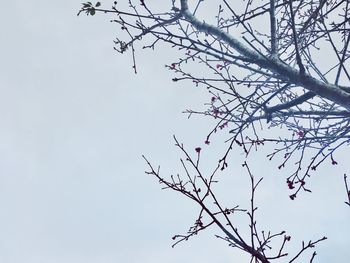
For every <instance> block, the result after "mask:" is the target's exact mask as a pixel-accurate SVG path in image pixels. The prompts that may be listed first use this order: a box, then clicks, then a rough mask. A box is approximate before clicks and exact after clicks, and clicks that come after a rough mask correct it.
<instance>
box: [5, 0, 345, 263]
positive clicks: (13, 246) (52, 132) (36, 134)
mask: <svg viewBox="0 0 350 263" xmlns="http://www.w3.org/2000/svg"><path fill="white" fill-rule="evenodd" d="M80 2H81V1H68V0H64V1H44V0H33V1H19V0H11V1H3V3H2V4H1V6H2V14H1V16H0V29H1V35H2V37H1V42H0V262H2V263H23V262H26V263H40V262H43V263H44V262H50V263H60V262H65V263H70V262H72V263H73V262H74V263H110V262H130V263H134V262H135V263H136V262H143V263H151V262H152V263H157V262H170V263H172V262H174V263H175V262H182V263H184V262H185V263H186V262H203V263H209V262H223V263H226V262H227V263H228V262H240V261H239V260H240V259H241V257H240V256H239V254H238V253H236V251H234V250H232V249H230V248H228V247H227V246H226V244H224V243H222V242H220V241H219V240H217V239H215V238H214V237H213V234H214V233H216V232H215V231H214V232H210V231H209V232H208V233H207V234H205V233H204V234H203V235H200V236H199V237H195V238H194V239H193V240H192V241H189V242H187V243H183V244H180V245H179V246H178V247H177V248H175V249H172V248H171V244H172V240H171V236H172V235H173V234H179V233H184V232H185V231H186V230H187V228H188V227H189V226H190V225H191V224H192V222H193V220H194V219H195V215H196V212H197V210H196V209H195V208H194V207H193V206H192V205H191V203H190V202H188V200H185V199H184V198H182V197H179V196H178V195H176V194H174V193H171V192H165V191H161V190H160V189H159V188H160V187H159V185H158V183H157V182H156V180H154V179H153V178H150V177H148V176H146V175H145V174H144V170H145V169H146V165H145V163H144V161H143V160H142V158H141V154H145V155H147V156H148V157H149V158H150V159H151V160H153V162H154V163H155V164H158V163H159V164H161V165H162V167H164V169H163V170H164V172H166V171H169V172H171V171H172V172H176V171H177V170H176V169H177V167H178V164H177V160H178V158H179V155H178V153H177V152H176V150H175V148H174V147H173V141H172V135H173V134H176V135H178V137H179V138H180V139H181V140H182V141H185V142H187V145H188V147H189V148H190V149H193V148H194V147H195V146H202V147H203V145H202V144H203V138H205V135H206V132H207V131H208V130H209V129H210V126H209V125H208V121H207V120H206V119H203V120H200V119H193V120H187V118H186V116H185V115H183V114H181V111H182V110H184V109H187V108H190V107H192V108H195V107H200V105H202V104H203V103H204V102H205V98H207V94H205V91H201V90H200V89H195V88H193V87H192V86H191V85H186V84H181V83H179V84H176V85H175V84H174V83H172V82H171V78H172V77H173V76H172V75H171V74H170V73H169V72H168V71H166V70H165V69H164V64H166V63H168V64H170V63H171V62H172V61H171V57H167V56H166V54H168V53H169V50H160V52H159V53H158V52H157V51H156V52H153V53H152V52H145V53H140V54H138V68H139V74H138V75H135V74H134V73H133V71H132V69H131V66H132V65H131V61H130V56H128V55H124V56H121V55H119V54H117V53H115V52H114V51H113V45H112V44H113V43H112V40H113V39H114V37H115V36H116V33H117V30H116V28H115V25H114V24H112V23H109V22H108V21H109V19H108V17H103V16H97V17H89V18H87V17H85V16H81V17H77V16H76V13H77V11H78V9H79V8H80ZM105 2H107V1H105ZM162 56H163V57H162ZM220 145H222V144H219V143H218V144H217V146H220ZM220 147H221V146H220ZM209 150H210V149H209V148H208V149H207V148H205V149H204V151H203V154H204V155H205V154H206V153H207V155H206V157H205V158H207V159H208V160H209V161H213V160H216V159H213V158H214V156H215V155H214V154H212V155H211V153H210V151H209ZM263 156H264V154H262V155H260V156H258V157H255V159H254V161H253V163H255V165H253V166H254V169H255V170H253V171H254V173H255V174H256V175H257V176H264V177H265V182H264V183H265V185H264V187H263V189H262V191H261V196H260V199H259V201H260V202H261V204H262V207H261V212H260V215H259V216H260V222H261V224H262V227H264V228H265V229H269V228H271V229H273V230H276V231H280V230H287V231H288V233H289V234H290V235H292V237H293V241H294V242H293V244H291V247H292V249H296V248H298V247H300V242H299V241H297V240H301V239H305V240H306V241H308V240H309V238H318V237H321V236H323V235H326V236H328V237H329V240H328V241H326V242H324V243H323V244H322V245H320V246H319V250H318V251H319V252H318V255H319V256H318V258H317V259H318V261H317V262H344V260H346V259H348V256H349V251H348V246H349V241H350V239H349V233H350V231H349V223H348V222H349V219H350V213H349V212H350V211H349V209H346V207H345V205H344V203H343V201H344V200H345V192H343V188H342V174H343V172H346V171H347V170H348V167H347V166H346V165H342V163H346V158H345V157H344V158H343V159H344V161H343V162H341V160H342V157H340V156H339V163H340V165H339V166H338V167H334V166H332V167H325V168H324V169H323V171H320V173H319V176H316V177H315V179H314V182H313V187H314V189H313V190H314V194H313V195H303V196H302V198H303V199H302V200H296V201H294V202H291V201H290V200H289V198H288V193H287V191H286V187H285V183H284V181H285V179H284V178H285V177H283V174H282V175H281V174H280V173H279V172H278V171H277V169H275V167H270V166H271V165H270V164H269V163H267V161H266V159H265V158H264V157H263ZM239 158H240V155H239V154H237V156H236V157H232V161H233V162H235V164H237V165H236V166H237V168H233V169H232V170H231V173H232V174H237V178H236V179H235V180H238V179H239V178H240V177H239V176H242V178H243V179H239V180H238V181H237V182H241V181H244V180H246V179H247V178H246V177H245V176H246V175H241V174H242V170H240V168H239V167H240V166H239V164H240V162H241V160H243V159H239ZM213 163H215V161H213ZM232 167H235V166H234V165H232ZM235 169H236V170H235ZM237 182H236V183H237ZM225 187H227V189H226V190H228V195H231V189H232V199H234V198H236V199H234V200H233V202H234V203H236V202H238V201H236V200H240V199H242V200H246V201H247V199H246V197H247V196H245V195H246V194H247V193H246V192H247V191H245V187H247V186H246V184H242V185H239V186H237V185H235V187H232V185H230V184H226V186H225ZM276 200H277V201H276ZM263 209H265V210H263ZM294 237H295V238H294Z"/></svg>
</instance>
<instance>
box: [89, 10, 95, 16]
mask: <svg viewBox="0 0 350 263" xmlns="http://www.w3.org/2000/svg"><path fill="white" fill-rule="evenodd" d="M95 13H96V12H95V8H91V9H90V15H92V16H93V15H95Z"/></svg>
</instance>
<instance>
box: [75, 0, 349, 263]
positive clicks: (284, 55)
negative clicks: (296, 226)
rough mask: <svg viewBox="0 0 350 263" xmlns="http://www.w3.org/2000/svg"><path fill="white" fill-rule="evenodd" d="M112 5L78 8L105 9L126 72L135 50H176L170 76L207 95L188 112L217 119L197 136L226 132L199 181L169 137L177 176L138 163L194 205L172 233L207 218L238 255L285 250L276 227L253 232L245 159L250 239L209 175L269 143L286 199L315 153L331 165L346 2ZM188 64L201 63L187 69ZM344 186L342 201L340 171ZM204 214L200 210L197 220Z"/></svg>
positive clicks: (342, 102) (345, 131) (341, 122)
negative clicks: (218, 154) (191, 217)
mask: <svg viewBox="0 0 350 263" xmlns="http://www.w3.org/2000/svg"><path fill="white" fill-rule="evenodd" d="M120 2H121V3H119V1H115V2H114V3H113V6H112V7H111V8H102V7H101V4H100V3H99V2H98V3H96V4H95V5H94V4H92V3H91V2H87V3H84V4H83V7H82V9H81V10H80V11H79V14H80V13H81V12H85V13H86V14H87V15H95V14H96V13H97V12H99V13H111V14H113V15H114V16H113V20H112V22H114V23H117V24H118V25H119V26H120V28H121V32H120V34H121V36H120V37H118V38H116V40H115V49H116V50H117V51H118V52H120V53H124V52H126V51H127V50H130V53H131V55H132V61H133V69H134V71H135V73H136V72H137V63H136V57H135V52H136V51H137V49H138V48H139V49H147V48H149V49H155V48H157V45H159V44H160V43H161V42H163V43H166V44H168V45H169V47H172V48H176V49H177V50H178V54H179V58H178V59H177V60H176V61H175V62H173V63H170V64H169V65H167V66H166V67H167V69H168V70H171V71H173V72H174V73H175V74H176V76H175V77H174V78H173V81H176V82H178V81H191V82H193V83H194V85H198V86H203V87H205V88H207V90H208V92H209V93H210V94H211V101H210V102H209V103H207V105H208V108H207V109H206V110H205V111H195V110H188V111H187V113H188V114H189V115H192V114H199V115H204V116H207V117H211V118H213V119H215V120H217V122H216V125H215V126H214V127H212V129H211V130H210V131H209V132H208V136H207V137H206V139H205V143H206V144H209V143H210V141H211V139H212V137H213V136H215V134H217V132H218V131H220V130H223V131H229V132H226V133H227V134H229V135H230V138H229V139H228V144H227V146H226V148H225V149H226V150H225V151H224V153H223V155H222V158H221V159H220V160H219V162H218V166H217V167H216V169H215V170H214V172H213V173H212V174H211V176H209V178H207V177H205V176H204V175H203V172H202V171H201V170H200V168H199V165H198V161H199V156H200V151H201V149H200V148H197V149H196V151H197V153H198V159H197V160H193V159H192V158H191V157H190V155H189V154H188V152H187V151H186V150H185V148H184V146H183V145H182V144H181V143H179V142H178V141H177V139H176V138H175V141H176V146H177V147H179V149H180V150H181V151H182V153H183V154H184V155H185V158H184V160H182V165H183V167H184V169H185V170H184V171H185V174H186V176H185V178H182V177H180V176H179V177H171V178H170V179H169V180H167V179H164V178H163V177H161V176H160V174H159V172H158V170H157V169H154V168H153V166H152V165H151V164H150V163H149V162H148V161H147V162H148V165H149V168H150V171H149V172H148V173H150V174H152V175H153V176H155V177H156V178H158V180H159V181H160V183H162V184H163V185H165V187H166V188H170V189H172V190H175V191H178V192H180V193H182V194H183V195H185V196H187V197H188V198H190V199H192V200H193V201H195V202H196V203H197V204H198V205H199V206H200V207H201V211H200V214H199V217H198V219H197V221H196V223H195V225H194V226H193V227H192V228H190V230H189V232H188V235H184V236H175V237H174V238H175V239H177V240H180V241H181V240H187V239H188V238H189V237H191V236H192V235H195V234H197V233H198V232H199V231H201V230H204V229H206V228H207V227H209V226H211V225H212V224H215V225H217V226H219V228H220V229H221V230H222V231H223V233H224V237H222V238H223V239H224V240H226V241H227V242H229V243H230V245H232V246H234V247H238V248H240V249H241V250H243V251H246V252H248V253H249V254H250V255H251V256H252V261H255V262H270V261H272V260H274V259H278V258H281V257H285V256H286V255H287V253H285V252H284V250H283V249H284V245H285V242H287V241H288V240H289V236H287V235H285V233H284V232H281V233H277V234H275V235H270V234H269V235H267V236H265V235H264V236H261V234H259V233H258V231H257V229H256V221H255V216H254V212H255V209H256V207H255V205H254V194H255V191H256V189H257V186H258V184H259V183H260V180H258V181H256V179H255V178H254V176H253V175H252V172H251V171H250V169H249V166H248V164H247V163H244V166H245V167H246V168H247V173H248V174H249V177H250V178H251V207H250V209H248V215H249V218H250V228H251V240H250V241H247V240H244V239H243V238H242V237H241V235H240V233H239V231H238V230H237V228H236V227H235V226H234V225H233V224H232V223H231V221H230V216H229V215H231V214H233V213H236V212H243V210H241V209H240V208H238V207H234V208H224V207H223V206H221V204H220V202H219V201H218V200H217V199H216V195H215V193H214V192H213V191H212V188H211V185H212V184H213V183H214V182H216V179H215V174H216V173H217V171H219V170H224V169H225V168H226V167H227V166H228V161H227V157H228V155H229V154H230V152H231V151H232V150H233V149H234V147H235V146H238V147H240V148H241V149H243V151H244V152H245V153H246V156H247V157H248V156H249V153H250V151H251V149H254V148H257V147H261V146H262V145H266V144H268V143H272V144H276V145H277V147H276V148H275V150H273V151H272V152H271V153H270V154H269V155H268V159H270V160H271V159H272V158H277V157H278V156H279V157H280V160H281V161H280V165H279V167H278V168H279V169H282V168H283V167H285V166H286V165H291V166H295V168H293V169H294V172H293V173H292V174H289V175H288V176H287V178H286V182H287V186H288V188H289V189H290V190H292V191H293V192H292V194H291V195H290V198H291V199H295V198H296V196H297V194H298V193H299V192H300V191H302V190H304V191H310V189H309V187H307V186H306V185H307V179H308V178H309V177H310V176H311V175H312V172H313V171H315V170H316V169H317V168H318V167H319V165H321V164H322V163H323V162H324V161H325V160H330V163H331V164H332V165H336V164H337V161H336V159H335V157H334V156H335V152H336V151H337V150H338V149H340V148H341V147H344V146H348V144H349V142H350V125H349V124H350V118H349V117H350V86H349V84H348V83H349V80H350V75H349V72H348V67H349V60H348V58H349V55H350V53H349V52H348V50H349V42H350V30H349V29H350V16H349V9H350V2H349V1H347V0H332V1H326V0H315V1H302V0H300V1H297V0H263V1H260V0H259V1H257V0H246V1H234V2H233V1H226V0H220V1H215V3H213V2H214V1H204V0H197V1H187V0H169V1H168V2H169V3H168V7H167V9H166V10H160V11H159V10H158V8H157V4H155V3H154V4H153V3H151V1H149V2H150V3H148V2H147V1H142V0H141V1H131V0H130V1H120ZM126 2H127V3H126ZM214 8H215V9H214ZM214 10H215V12H213V11H214ZM210 15H211V16H210ZM140 43H141V45H140ZM193 64H195V65H196V67H197V68H198V67H201V69H200V70H194V67H193ZM276 127H278V128H279V129H280V128H281V127H282V128H283V129H284V131H285V132H284V133H282V134H279V135H278V136H272V137H271V134H273V133H270V132H269V133H267V132H266V130H267V129H269V130H271V129H273V128H276ZM188 165H189V166H191V169H194V174H192V175H191V172H190V170H189V169H188ZM344 183H345V188H346V194H347V197H346V198H347V200H348V199H349V198H350V192H349V189H348V183H347V177H346V175H344ZM200 185H202V186H200ZM209 199H210V200H211V201H213V202H214V204H215V205H216V206H215V207H214V208H210V207H208V205H207V203H206V202H207V201H208V200H209ZM349 202H350V199H349ZM349 202H348V201H347V204H349ZM244 211H246V210H244ZM204 214H205V215H206V216H208V220H207V221H206V223H204V221H203V216H204ZM281 236H282V241H281V246H280V247H279V249H278V250H277V253H275V254H274V255H268V254H267V253H266V251H267V248H269V243H270V241H271V239H275V238H278V237H281ZM324 239H325V238H321V239H319V240H317V241H310V242H309V243H307V244H304V243H303V245H302V249H301V250H300V253H299V254H297V255H295V257H292V258H290V259H289V261H288V262H294V261H296V260H297V259H298V258H299V255H300V254H301V253H302V252H304V251H305V250H306V249H308V248H311V247H313V246H314V245H315V244H316V243H318V242H319V241H321V240H324ZM177 242H178V241H177ZM314 256H315V254H312V256H311V259H310V262H312V261H313V259H314Z"/></svg>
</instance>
